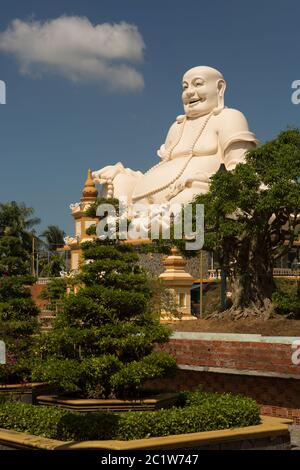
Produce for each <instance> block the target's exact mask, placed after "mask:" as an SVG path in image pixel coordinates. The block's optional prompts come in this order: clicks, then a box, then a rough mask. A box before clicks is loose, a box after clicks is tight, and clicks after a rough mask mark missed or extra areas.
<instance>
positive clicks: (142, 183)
mask: <svg viewBox="0 0 300 470" xmlns="http://www.w3.org/2000/svg"><path fill="white" fill-rule="evenodd" d="M220 163H221V162H220V158H219V156H218V155H209V156H201V157H192V158H191V159H190V160H189V159H188V157H179V158H175V159H173V160H169V161H166V162H162V163H161V164H160V165H159V166H157V167H156V168H155V167H154V168H152V169H150V170H149V171H148V172H147V173H145V174H144V175H143V177H142V178H141V179H140V180H139V182H138V184H137V185H136V187H135V190H134V193H133V200H134V201H140V202H144V200H145V202H146V200H147V198H148V199H149V197H150V199H151V202H153V203H163V202H166V200H167V199H166V197H167V195H168V193H169V189H170V186H171V185H172V184H173V183H174V182H175V181H177V180H179V179H184V180H186V179H191V180H193V178H195V177H197V180H199V178H200V179H201V180H203V182H206V181H207V178H208V177H210V176H212V175H213V174H214V173H216V172H217V171H218V169H219V167H220ZM148 202H149V201H148Z"/></svg>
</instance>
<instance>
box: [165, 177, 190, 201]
mask: <svg viewBox="0 0 300 470" xmlns="http://www.w3.org/2000/svg"><path fill="white" fill-rule="evenodd" d="M186 184H187V180H186V179H185V178H184V179H183V178H179V179H178V180H176V181H175V183H173V184H171V186H170V187H169V192H168V194H167V195H166V199H167V201H169V200H170V199H172V198H173V197H175V196H177V194H178V193H181V191H183V190H184V189H185V188H186Z"/></svg>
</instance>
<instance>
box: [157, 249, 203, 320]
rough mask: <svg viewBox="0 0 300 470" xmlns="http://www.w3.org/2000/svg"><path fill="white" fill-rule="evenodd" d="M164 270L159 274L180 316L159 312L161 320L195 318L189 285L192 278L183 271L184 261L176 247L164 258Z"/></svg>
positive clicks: (192, 281) (190, 285) (192, 280)
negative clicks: (171, 295) (170, 293)
mask: <svg viewBox="0 0 300 470" xmlns="http://www.w3.org/2000/svg"><path fill="white" fill-rule="evenodd" d="M164 266H165V271H164V272H163V273H162V274H161V275H160V276H159V279H161V280H162V281H163V283H164V285H165V286H166V288H167V289H169V290H170V291H171V292H172V293H173V295H174V298H175V304H176V306H177V309H178V311H179V313H180V318H178V317H175V316H174V315H172V313H171V312H167V311H163V312H161V317H160V319H161V321H162V322H170V321H178V320H197V318H196V317H195V316H193V315H192V313H191V287H192V285H193V283H194V278H193V277H192V276H191V275H190V274H189V273H187V272H186V271H185V269H184V268H185V266H186V261H185V260H184V259H183V257H182V256H181V255H180V254H179V251H178V250H177V248H172V250H171V255H170V256H168V257H167V258H166V259H165V260H164Z"/></svg>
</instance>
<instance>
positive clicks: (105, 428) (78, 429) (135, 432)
mask: <svg viewBox="0 0 300 470" xmlns="http://www.w3.org/2000/svg"><path fill="white" fill-rule="evenodd" d="M180 403H181V407H177V408H176V407H173V408H170V409H162V410H157V411H142V412H127V413H120V414H118V413H109V412H107V413H88V414H76V413H73V412H70V411H68V410H64V409H61V408H56V407H54V406H52V407H47V406H34V405H29V404H25V403H11V402H7V401H6V402H4V403H0V427H1V428H5V429H12V430H14V431H21V432H27V433H29V434H33V435H39V436H43V437H48V438H52V439H60V440H89V439H90V440H97V439H99V440H100V439H101V440H105V439H121V440H131V439H143V438H148V437H155V436H168V435H172V434H184V433H192V432H201V431H213V430H216V429H229V428H234V427H243V426H252V425H256V424H259V423H260V417H259V409H258V406H257V404H256V402H255V401H254V400H252V399H250V398H246V397H243V396H239V395H231V394H224V395H218V394H216V393H202V392H196V393H187V394H181V396H180Z"/></svg>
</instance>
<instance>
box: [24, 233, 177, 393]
mask: <svg viewBox="0 0 300 470" xmlns="http://www.w3.org/2000/svg"><path fill="white" fill-rule="evenodd" d="M81 247H82V249H83V256H84V259H85V260H86V263H83V265H82V268H81V273H80V275H79V277H78V278H76V279H75V278H74V279H73V282H74V283H76V285H77V287H79V290H78V292H77V293H76V295H75V294H70V295H68V296H65V297H64V299H63V302H62V305H61V308H60V310H59V312H58V315H57V317H56V320H55V322H54V324H53V329H52V330H51V331H49V332H48V333H47V334H44V335H41V336H40V337H39V338H36V344H35V348H34V353H35V361H34V365H33V372H32V378H33V379H34V380H36V381H41V380H42V381H45V382H49V383H51V384H53V385H55V386H56V388H57V389H58V390H59V391H62V392H67V393H69V392H79V393H80V395H81V396H82V397H93V398H107V397H110V398H111V397H125V396H128V397H133V396H136V397H139V396H140V394H141V393H142V386H143V383H144V382H145V381H146V380H147V379H150V378H155V377H163V376H168V375H170V373H171V372H172V371H174V369H175V368H176V361H175V359H174V358H173V357H171V356H167V355H166V354H164V355H161V354H160V353H157V352H155V346H156V344H158V343H165V342H166V341H168V338H169V336H170V334H171V330H170V329H169V328H167V327H166V326H163V325H161V324H160V323H159V318H158V317H157V313H158V312H157V311H156V310H155V309H154V308H153V305H152V303H151V302H152V298H153V286H152V283H151V279H149V277H148V276H147V274H146V272H144V271H143V269H142V268H141V267H140V266H139V265H138V256H137V254H136V253H135V252H134V251H133V248H132V247H130V246H126V245H122V244H119V243H118V242H117V241H116V242H111V241H108V242H101V241H100V240H95V241H94V242H86V243H83V244H82V245H81ZM101 361H102V363H101Z"/></svg>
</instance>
